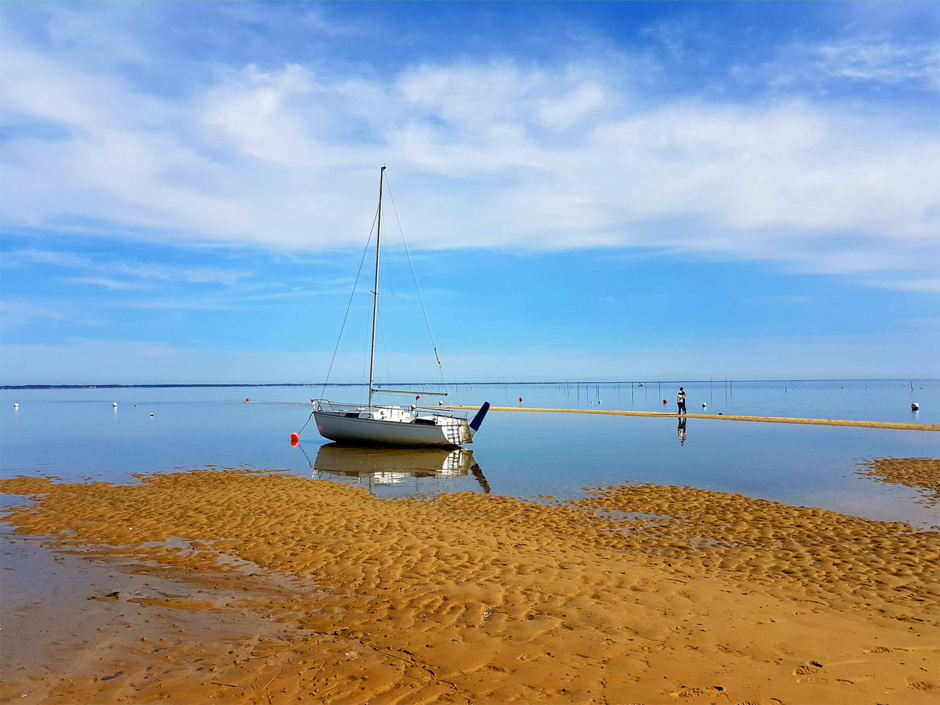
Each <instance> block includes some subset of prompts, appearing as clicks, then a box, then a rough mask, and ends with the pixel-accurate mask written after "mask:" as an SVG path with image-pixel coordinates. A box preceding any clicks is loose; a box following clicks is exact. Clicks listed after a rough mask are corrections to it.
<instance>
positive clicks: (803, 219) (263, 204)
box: [0, 17, 940, 278]
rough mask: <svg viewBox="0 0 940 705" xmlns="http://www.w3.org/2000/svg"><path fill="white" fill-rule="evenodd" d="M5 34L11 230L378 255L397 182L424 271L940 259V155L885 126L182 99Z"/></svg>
mask: <svg viewBox="0 0 940 705" xmlns="http://www.w3.org/2000/svg"><path fill="white" fill-rule="evenodd" d="M314 19H315V20H316V17H315V18H314ZM317 21H319V20H317ZM7 34H8V35H9V36H7V37H5V43H4V48H3V50H2V57H3V63H4V68H3V74H2V77H3V81H2V94H0V100H2V102H3V104H4V115H3V118H2V119H3V123H4V126H5V127H6V128H8V135H9V137H8V139H7V141H6V142H5V145H4V169H3V171H2V174H0V185H2V188H3V192H4V209H3V225H4V226H5V227H7V228H17V227H19V228H55V229H57V230H60V231H62V230H64V231H68V230H69V229H70V228H75V229H82V231H83V232H86V233H87V230H88V228H89V227H93V225H89V223H92V224H93V223H95V222H104V223H109V224H110V225H111V227H109V228H108V235H109V236H115V235H114V233H115V227H116V228H117V229H119V230H120V231H121V233H122V234H121V236H122V237H128V238H139V239H150V240H157V241H164V242H165V241H169V242H211V243H220V244H257V245H261V246H265V247H270V248H276V249H283V250H328V249H334V248H341V247H349V246H359V245H360V244H361V243H362V241H363V240H364V237H365V235H366V233H367V232H368V229H369V226H370V224H371V222H372V216H373V212H374V201H375V196H376V194H375V190H376V184H375V180H376V177H377V173H376V172H377V171H378V166H379V165H380V164H382V163H386V164H388V165H389V166H390V167H391V168H390V174H391V176H392V183H393V185H394V186H395V188H396V191H395V194H396V197H397V198H398V200H399V206H400V210H401V214H402V217H403V220H404V222H405V226H406V233H407V234H408V237H409V242H410V243H411V244H412V246H413V247H414V248H415V249H418V248H451V247H497V248H510V249H534V250H538V249H558V248H577V247H596V246H606V247H657V248H670V249H675V250H680V251H691V252H705V253H712V254H717V255H719V256H722V257H731V258H759V259H769V260H778V261H782V262H786V263H788V264H790V265H792V266H795V267H798V268H800V269H803V270H806V271H827V272H856V271H872V272H876V271H886V270H897V271H918V270H919V271H921V274H922V273H923V270H924V269H925V268H926V269H928V270H929V269H930V268H929V267H926V264H925V263H936V262H937V261H938V257H940V254H938V244H937V241H936V232H937V229H938V224H940V223H938V221H940V215H938V214H940V192H938V190H937V188H936V184H937V183H938V182H940V166H938V165H940V135H938V134H936V131H935V130H934V131H930V130H928V131H924V130H918V129H915V128H911V127H906V126H904V125H901V124H896V123H894V122H892V121H891V120H890V119H888V118H886V117H884V113H882V115H881V116H870V115H866V114H865V113H858V112H857V111H856V109H855V108H854V107H853V106H848V105H846V106H843V105H840V104H822V103H818V104H814V103H810V102H806V101H794V100H792V99H779V100H776V101H762V102H756V103H755V102H751V103H745V102H743V101H735V100H732V99H728V100H726V101H725V102H723V103H715V102H707V101H705V100H694V99H685V100H682V101H679V102H677V101H672V100H670V101H667V100H665V99H662V98H658V97H657V96H656V95H655V94H653V93H651V92H649V90H648V89H647V92H645V93H643V94H642V96H639V95H638V94H637V93H636V90H637V89H636V86H637V85H639V84H638V82H637V81H636V80H634V79H635V77H634V76H632V75H630V67H631V66H635V64H631V63H630V62H629V61H623V62H620V63H618V62H616V61H614V62H611V63H610V65H609V66H606V70H601V69H600V68H599V67H598V66H597V65H596V63H591V62H587V61H585V62H583V63H581V64H578V63H570V64H568V65H566V66H537V65H536V66H533V65H526V66H522V65H518V64H516V63H513V62H512V61H508V60H499V61H486V62H483V63H470V62H467V61H464V62H462V63H457V64H441V63H432V62H429V61H424V62H423V63H420V64H418V65H414V66H411V67H407V68H405V69H404V70H402V71H400V72H398V73H397V74H396V75H394V76H393V77H392V79H391V80H387V81H383V80H381V79H379V78H377V77H375V76H373V75H368V74H363V75H354V74H346V75H330V74H329V73H328V72H325V71H323V70H320V69H319V68H318V69H317V71H314V70H313V68H309V67H307V66H304V65H301V64H300V63H291V62H285V63H283V64H281V65H280V66H279V67H273V68H271V67H269V68H266V69H263V70H262V69H261V68H258V67H257V66H255V65H248V66H245V67H242V68H236V69H223V70H219V71H217V72H216V74H215V75H216V78H215V80H214V81H213V82H211V83H209V84H205V83H199V84H195V85H194V86H193V87H190V88H189V92H188V93H187V94H186V95H185V96H183V97H182V98H181V97H179V96H178V95H158V94H156V93H154V92H150V91H148V89H147V87H146V86H145V85H143V84H137V83H133V82H132V81H131V80H130V79H128V78H126V77H124V78H122V77H120V76H119V75H118V74H117V73H116V72H115V71H114V70H112V69H111V68H109V67H108V66H107V65H106V64H104V63H103V62H98V63H94V62H89V63H87V64H82V63H81V62H78V63H76V61H75V55H73V54H69V53H68V52H65V51H62V52H58V53H57V52H56V51H51V50H41V49H38V48H35V47H34V46H32V45H30V44H28V43H27V42H25V41H24V40H22V39H21V38H19V37H17V36H16V33H15V31H12V32H8V33H7ZM793 51H797V50H796V49H794V50H793ZM799 51H800V52H802V53H801V54H800V55H801V56H802V57H803V58H804V62H806V61H808V62H810V63H812V64H813V65H814V66H819V67H821V70H822V71H823V72H824V73H826V74H827V75H832V76H836V75H845V76H850V77H852V78H853V80H854V79H858V80H861V79H862V78H863V77H865V76H867V77H868V78H869V79H871V80H879V81H884V82H891V81H895V78H892V76H894V77H898V78H897V80H900V81H902V82H903V81H908V82H910V81H914V82H917V81H921V82H924V81H926V82H928V83H929V82H930V81H932V80H934V79H931V78H930V76H932V75H934V74H932V73H931V70H932V69H931V68H930V67H931V66H932V65H933V64H931V61H933V60H934V58H935V53H934V54H931V53H930V52H929V51H928V50H927V49H925V48H923V47H912V48H908V49H903V48H899V47H898V46H897V45H889V44H886V43H884V42H881V43H878V42H868V43H867V44H864V43H863V44H862V45H850V44H849V43H835V44H833V43H830V44H826V45H820V46H817V47H814V48H812V50H810V49H806V48H801V49H799ZM806 57H809V58H806ZM932 57H933V58H932ZM905 65H907V66H908V68H907V69H904V66H905ZM892 67H893V68H892ZM640 83H642V82H640ZM40 127H42V128H43V129H45V130H47V131H49V133H50V134H44V133H43V132H42V130H40V129H39V128H40ZM129 274H130V273H129ZM138 276H142V275H140V273H138ZM918 278H924V277H923V276H920V275H918ZM928 278H929V277H928Z"/></svg>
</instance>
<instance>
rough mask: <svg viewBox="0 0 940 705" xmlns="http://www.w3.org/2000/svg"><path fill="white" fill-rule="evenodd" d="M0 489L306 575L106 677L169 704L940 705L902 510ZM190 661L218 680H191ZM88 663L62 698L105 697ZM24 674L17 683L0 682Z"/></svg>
mask: <svg viewBox="0 0 940 705" xmlns="http://www.w3.org/2000/svg"><path fill="white" fill-rule="evenodd" d="M0 489H2V491H4V492H8V493H18V494H28V495H35V496H36V498H37V499H38V502H37V504H35V505H32V506H26V507H18V508H14V509H12V510H9V511H8V512H7V519H6V520H7V521H9V522H11V523H12V524H13V525H14V526H15V527H16V528H17V531H19V532H23V533H28V534H38V535H48V536H54V537H56V539H57V542H58V544H59V545H60V546H70V545H80V546H88V545H93V546H98V547H99V548H101V549H102V550H107V551H109V552H111V554H112V555H113V554H115V553H116V554H118V555H119V556H121V557H122V558H123V559H124V560H131V561H133V562H134V563H135V564H136V565H158V566H167V567H168V568H167V569H168V570H172V571H174V575H176V576H177V579H181V580H182V579H187V577H186V576H187V575H189V576H207V575H209V576H211V575H220V576H226V577H229V578H232V577H233V576H238V575H241V574H243V573H244V572H245V568H244V566H245V565H249V566H256V567H257V568H258V569H259V570H266V571H276V572H277V573H279V574H286V575H293V576H297V577H298V578H303V579H304V580H306V581H307V582H306V584H307V586H308V587H307V588H305V589H303V590H300V589H298V588H296V587H291V586H289V585H287V584H285V585H282V586H281V587H279V588H277V589H274V588H272V589H271V590H270V591H268V592H267V593H265V596H264V598H263V600H262V599H260V598H259V597H258V595H257V593H256V591H254V589H247V588H246V592H245V596H244V599H243V600H240V601H237V602H231V603H230V604H229V605H228V607H227V609H228V610H229V617H230V618H235V616H237V614H238V613H239V611H242V612H243V613H251V614H263V615H264V617H265V618H266V619H268V620H272V621H274V622H277V623H279V624H283V625H289V626H290V627H291V629H292V631H290V632H287V633H284V634H279V635H278V636H277V638H272V639H269V640H268V641H264V643H261V642H260V641H258V640H257V639H255V640H253V641H252V640H249V641H246V642H244V643H245V644H249V646H250V648H249V647H246V646H242V647H237V648H229V647H230V646H231V645H230V644H227V642H224V641H220V639H222V637H219V638H218V639H216V640H215V641H212V640H209V641H208V642H205V643H203V642H200V641H199V639H200V637H199V636H198V635H197V636H195V637H194V641H192V642H182V643H179V644H178V645H177V646H175V647H174V650H172V651H171V653H162V654H157V653H156V652H150V651H147V650H146V649H144V650H141V649H137V650H136V651H135V654H134V658H135V663H136V665H135V666H133V667H131V666H127V667H126V668H125V669H124V670H122V673H123V674H125V675H122V676H121V677H119V678H117V677H116V678H115V679H113V680H112V681H108V682H107V683H108V684H109V685H108V686H107V687H108V688H113V690H114V692H115V693H120V694H123V695H125V696H127V697H130V698H131V699H132V700H134V699H136V700H137V701H139V702H146V701H149V700H148V698H149V697H150V696H149V695H146V693H150V691H146V693H144V691H142V690H141V688H140V687H136V686H134V683H135V681H134V677H133V674H134V673H137V674H140V673H142V672H145V671H144V669H146V668H147V667H148V666H150V667H153V666H154V664H155V663H159V665H160V668H161V669H163V670H162V671H161V673H162V674H163V675H162V678H163V679H164V680H166V682H168V683H172V684H173V687H174V689H175V693H176V695H175V697H174V700H175V701H176V702H205V701H207V700H208V699H210V698H221V699H222V701H224V702H288V701H290V702H297V701H298V699H303V698H308V699H311V700H313V701H314V702H330V703H334V702H335V703H340V702H342V703H383V702H386V703H411V702H474V703H477V702H503V701H506V702H616V703H630V702H644V703H656V702H675V699H676V698H678V697H681V698H683V701H684V702H690V703H697V702H731V703H737V702H745V701H748V702H770V701H771V699H772V698H778V699H779V700H781V701H783V702H847V703H848V702H869V701H871V702H873V701H874V700H873V698H875V696H876V695H877V696H878V697H881V698H882V700H878V701H879V702H886V701H890V702H912V703H916V702H925V703H926V702H932V701H933V698H934V696H935V695H936V693H937V692H938V691H937V690H936V687H937V682H936V673H935V668H933V669H931V664H934V666H935V664H936V662H937V658H938V657H940V650H938V648H937V639H936V637H937V634H938V631H937V625H938V622H940V612H938V603H940V600H938V582H940V581H938V566H940V560H938V558H940V536H938V534H937V533H936V532H927V531H915V530H913V529H912V528H911V527H910V526H908V525H905V524H896V523H882V522H873V521H867V520H863V519H856V518H853V517H846V516H842V515H838V514H835V513H833V512H827V511H823V510H817V509H805V508H794V507H787V506H784V505H781V504H778V503H774V502H767V501H761V500H753V499H749V498H746V497H743V496H740V495H725V494H720V493H715V492H707V491H702V490H695V489H691V488H682V487H659V486H653V485H643V486H628V487H612V488H608V489H605V490H603V491H599V492H597V493H596V494H595V495H593V496H591V497H589V498H588V499H585V500H581V501H579V502H573V503H565V504H559V505H552V506H545V505H542V504H536V503H527V502H523V501H518V500H515V499H510V498H505V497H497V496H491V495H478V494H456V495H444V496H441V497H438V498H436V499H434V500H383V499H378V498H376V497H373V496H371V495H369V494H368V493H366V492H365V491H363V490H361V489H358V488H353V487H349V486H346V485H343V484H337V483H332V482H327V481H311V480H306V479H302V478H298V477H295V476H289V475H285V474H280V473H255V472H245V471H220V472H214V471H201V472H189V473H173V474H166V475H156V476H152V477H147V478H143V480H142V482H141V484H140V485H135V486H114V485H110V484H106V483H95V484H87V485H63V484H56V483H53V482H51V481H49V480H42V479H36V478H21V479H13V480H5V481H2V482H0ZM114 547H119V548H114ZM246 562H247V563H246ZM311 581H312V583H311ZM311 584H315V586H316V588H315V589H313V588H311V587H310V585H311ZM135 606H137V607H140V608H141V609H149V610H158V609H165V608H166V607H167V604H166V602H165V601H160V600H156V601H151V602H147V601H146V600H144V601H141V600H138V601H137V602H136V603H135ZM175 608H177V609H180V610H183V611H186V612H189V613H197V612H200V611H203V612H205V611H208V609H207V608H206V609H204V608H201V607H200V606H199V605H198V604H197V600H193V599H190V600H188V601H181V602H180V603H179V604H177V605H176V606H175ZM212 609H217V606H216V607H213V608H212ZM148 638H151V637H148ZM206 638H208V637H206ZM246 649H247V650H246ZM197 653H198V655H197ZM197 659H198V662H199V663H200V664H201V665H200V668H212V669H214V670H212V671H211V673H210V672H209V671H206V672H205V673H202V672H201V671H199V672H197V671H196V670H195V669H196V666H195V665H194V664H195V663H196V660H197ZM96 664H97V662H93V663H92V664H91V665H89V667H88V668H86V669H85V671H84V672H83V671H81V670H79V671H77V672H75V673H73V674H71V676H70V680H69V682H70V683H71V684H72V685H70V686H69V685H63V684H60V685H59V686H57V687H58V688H59V690H58V691H56V692H59V693H63V694H66V695H68V693H70V692H71V693H73V694H74V693H76V692H79V691H80V692H83V693H86V692H91V691H94V689H95V688H104V687H105V686H104V685H103V684H102V682H101V681H100V680H92V679H97V678H99V677H100V676H102V675H105V674H104V672H103V670H101V669H104V668H105V665H104V664H105V661H101V665H96ZM814 664H815V665H814ZM96 668H97V669H99V671H101V672H97V673H96V672H94V671H95V669H96ZM200 673H201V674H202V675H199V674H200ZM187 674H188V675H187ZM184 676H185V677H184ZM21 687H22V688H26V686H24V685H23V684H22V682H20V681H17V680H16V679H15V678H14V679H12V680H11V679H10V678H9V676H8V674H4V690H0V694H6V693H11V694H16V693H19V692H20V691H19V690H17V688H21ZM70 688H71V689H72V690H69V689H70ZM82 688H84V690H81V689H82ZM135 688H136V689H135ZM27 691H28V688H27ZM885 692H889V693H901V694H903V696H902V695H899V696H898V697H897V698H896V699H894V700H887V699H885V698H884V694H885ZM27 694H28V692H27ZM145 695H146V697H145ZM10 697H13V695H10ZM37 702H38V701H37Z"/></svg>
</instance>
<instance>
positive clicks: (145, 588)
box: [0, 525, 313, 703]
mask: <svg viewBox="0 0 940 705" xmlns="http://www.w3.org/2000/svg"><path fill="white" fill-rule="evenodd" d="M48 541H49V539H48V538H43V537H36V536H24V535H19V534H15V533H13V531H12V530H11V528H10V527H9V525H0V558H2V570H0V576H2V584H3V601H2V609H0V652H2V653H3V670H2V673H0V699H2V700H4V701H7V702H13V701H14V700H15V701H16V702H22V703H38V702H43V701H45V700H46V699H47V698H49V697H50V696H51V695H52V693H53V691H54V690H55V689H56V688H57V687H58V686H60V685H61V684H62V683H64V682H65V681H66V680H67V679H68V678H69V677H70V676H71V675H73V674H74V675H80V674H86V675H87V674H88V673H89V672H91V673H94V674H96V675H97V676H99V677H100V678H101V679H102V680H106V679H107V678H108V677H111V676H114V672H110V671H108V669H109V668H111V667H112V666H113V665H114V664H115V663H119V662H121V659H122V658H124V659H126V658H127V657H128V654H131V653H133V652H134V651H133V650H134V649H140V648H145V649H146V650H147V651H149V652H151V653H157V652H159V651H160V650H162V649H168V648H171V647H173V646H174V645H177V644H180V643H183V642H185V641H191V640H192V639H193V638H197V639H211V640H212V641H214V642H217V643H218V642H224V641H227V640H235V639H244V638H245V637H246V634H250V635H252V638H260V637H263V636H265V635H267V636H271V637H273V638H277V636H278V635H279V634H282V633H283V632H284V631H285V627H284V626H283V625H281V624H278V623H276V622H273V621H272V620H269V619H265V618H263V617H262V616H260V615H253V614H252V612H251V611H250V610H238V611H237V612H238V619H237V620H233V619H231V614H232V609H231V607H230V606H231V604H232V603H233V602H236V601H238V600H243V599H244V598H245V596H246V594H250V595H252V597H254V598H257V597H259V595H260V596H261V597H262V599H263V596H264V594H265V592H267V593H268V594H272V595H273V594H274V593H278V594H281V595H283V594H284V590H285V589H287V590H289V591H291V592H298V591H297V589H296V588H297V587H298V585H297V582H296V581H295V580H292V579H290V577H289V576H274V575H273V574H270V572H269V571H265V570H263V569H261V568H260V567H258V566H254V564H251V565H246V566H240V567H242V570H239V571H237V572H236V573H235V574H234V575H226V574H222V575H198V574H187V575H186V576H185V577H186V579H185V581H183V580H173V579H169V578H167V577H166V575H167V574H168V573H169V571H167V569H166V568H164V567H163V566H156V565H146V564H142V563H140V562H135V563H134V564H133V565H129V564H127V563H123V562H121V561H119V560H117V559H109V558H108V557H107V554H106V553H102V552H101V551H97V552H90V551H89V552H85V551H82V550H74V549H71V548H69V549H65V550H53V549H50V548H47V547H46V546H45V545H44V544H46V543H47V542H48ZM254 569H257V570H254ZM247 570H252V573H251V574H248V573H246V572H245V571H247ZM274 578H279V579H274ZM246 585H250V586H251V588H250V592H248V593H246V592H245V591H244V587H245V586H246ZM307 585H308V586H309V585H310V583H307ZM291 588H294V589H293V590H291ZM311 589H313V588H310V587H308V588H307V589H306V592H307V593H309V592H310V591H311ZM299 592H303V591H302V590H301V591H299ZM227 605H228V606H229V608H226V606H227ZM115 668H116V667H115ZM115 672H116V671H115ZM114 677H116V676H114Z"/></svg>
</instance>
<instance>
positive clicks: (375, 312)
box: [369, 166, 385, 406]
mask: <svg viewBox="0 0 940 705" xmlns="http://www.w3.org/2000/svg"><path fill="white" fill-rule="evenodd" d="M384 185H385V167H384V166H383V167H382V170H381V171H380V172H379V223H378V227H377V229H376V236H375V290H374V291H373V292H372V359H371V361H370V362H369V406H372V392H373V391H374V390H373V386H372V385H373V383H374V381H375V324H376V322H377V321H378V317H379V252H380V251H381V247H382V191H383V190H384V189H383V186H384Z"/></svg>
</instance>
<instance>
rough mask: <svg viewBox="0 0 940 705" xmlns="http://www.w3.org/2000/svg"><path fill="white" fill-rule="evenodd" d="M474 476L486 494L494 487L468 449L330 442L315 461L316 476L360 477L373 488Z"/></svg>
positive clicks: (314, 470)
mask: <svg viewBox="0 0 940 705" xmlns="http://www.w3.org/2000/svg"><path fill="white" fill-rule="evenodd" d="M468 475H473V477H474V478H475V479H476V481H477V482H478V483H479V485H480V488H481V489H482V490H483V492H484V494H489V491H490V486H489V483H488V482H487V481H486V477H484V475H483V471H482V470H481V469H480V466H479V465H478V464H477V462H476V460H474V458H473V451H471V450H467V449H465V448H450V449H448V448H388V447H365V446H353V445H343V444H341V443H327V444H326V445H323V446H320V450H319V451H318V452H317V457H316V460H315V461H314V463H313V478H314V479H317V480H320V479H324V480H325V479H330V478H331V477H334V478H335V477H337V476H341V477H344V478H352V479H356V478H358V479H359V480H360V481H361V482H364V483H367V484H368V486H369V487H370V488H372V487H373V486H375V485H394V484H398V483H401V482H405V481H408V480H413V479H420V478H437V479H446V478H454V477H466V476H468Z"/></svg>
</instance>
